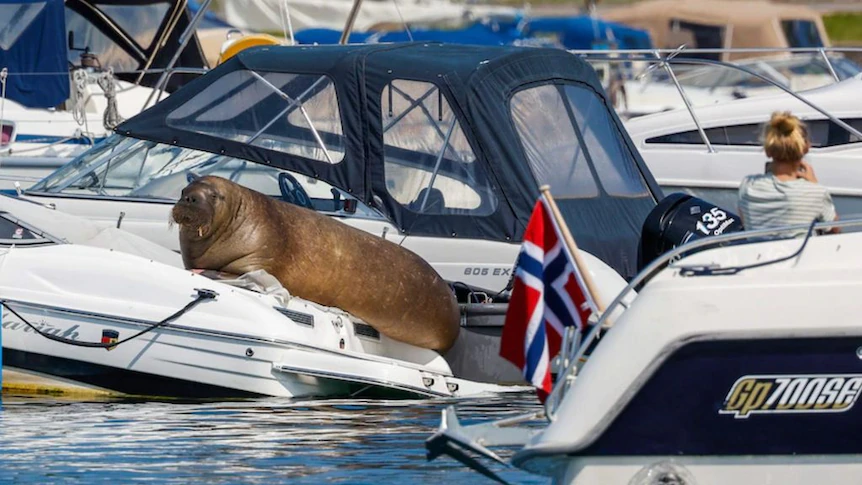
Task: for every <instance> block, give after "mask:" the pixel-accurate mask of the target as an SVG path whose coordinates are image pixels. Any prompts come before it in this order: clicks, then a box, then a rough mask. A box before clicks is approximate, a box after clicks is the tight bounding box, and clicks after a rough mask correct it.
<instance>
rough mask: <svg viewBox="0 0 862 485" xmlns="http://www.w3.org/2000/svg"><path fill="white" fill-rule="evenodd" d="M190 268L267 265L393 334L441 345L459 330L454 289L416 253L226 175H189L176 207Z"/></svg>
mask: <svg viewBox="0 0 862 485" xmlns="http://www.w3.org/2000/svg"><path fill="white" fill-rule="evenodd" d="M171 218H172V219H173V222H175V223H176V224H178V225H179V228H180V230H179V233H180V234H179V237H180V252H181V253H182V258H183V264H184V265H185V267H186V268H187V269H201V270H213V271H219V272H222V273H230V274H235V275H242V274H244V273H247V272H249V271H253V270H257V269H263V270H265V271H267V272H268V273H270V274H272V275H273V276H274V277H275V278H277V279H278V280H279V281H280V282H281V284H282V285H283V286H284V287H285V288H286V289H287V290H288V291H289V292H290V293H291V294H293V295H296V296H298V297H300V298H303V299H306V300H310V301H313V302H316V303H319V304H321V305H326V306H332V307H337V308H340V309H342V310H344V311H347V312H349V313H351V314H353V315H355V316H356V317H359V318H361V319H362V320H364V321H365V322H366V323H368V324H369V325H371V326H373V327H374V328H376V329H377V330H378V331H379V332H380V333H382V334H384V335H387V336H388V337H390V338H393V339H395V340H399V341H402V342H406V343H408V344H412V345H416V346H419V347H423V348H427V349H433V350H436V351H438V352H441V353H443V352H445V351H446V350H448V349H449V348H450V347H451V346H452V345H453V344H454V343H455V339H456V338H457V337H458V331H459V330H460V325H459V311H458V304H457V301H456V300H455V296H454V294H453V292H452V291H451V290H450V288H449V286H448V285H447V284H446V282H445V281H444V280H443V279H442V278H441V277H440V275H439V274H438V273H437V272H436V271H435V270H434V269H433V268H432V267H431V265H429V264H428V262H426V261H425V260H424V259H422V258H420V257H419V256H418V255H417V254H415V253H413V252H412V251H409V250H407V249H405V248H403V247H401V246H399V245H397V244H395V243H393V242H391V241H387V240H385V239H383V238H380V237H377V236H374V235H372V234H369V233H367V232H365V231H362V230H359V229H355V228H353V227H350V226H348V225H347V224H344V223H342V222H339V221H336V220H333V219H331V218H330V217H328V216H325V215H322V214H318V213H317V212H315V211H313V210H311V209H307V208H305V207H300V206H298V205H295V204H290V203H287V202H283V201H280V200H277V199H273V198H271V197H269V196H267V195H264V194H262V193H260V192H256V191H254V190H251V189H248V188H246V187H243V186H241V185H238V184H236V183H233V182H231V181H229V180H227V179H224V178H221V177H216V176H205V177H200V178H197V179H195V180H193V181H192V182H191V183H190V184H189V185H187V186H186V187H185V188H184V189H183V191H182V196H181V197H180V199H179V200H178V201H177V202H176V204H175V205H174V207H173V210H172V211H171Z"/></svg>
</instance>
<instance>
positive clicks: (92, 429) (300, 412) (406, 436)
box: [0, 394, 549, 485]
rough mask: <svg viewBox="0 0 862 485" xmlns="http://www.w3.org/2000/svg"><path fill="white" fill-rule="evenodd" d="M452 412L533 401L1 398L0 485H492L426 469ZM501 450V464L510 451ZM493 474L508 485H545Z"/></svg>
mask: <svg viewBox="0 0 862 485" xmlns="http://www.w3.org/2000/svg"><path fill="white" fill-rule="evenodd" d="M453 403H455V404H456V409H457V410H458V415H459V416H460V417H461V419H462V422H463V423H465V424H471V423H475V422H478V421H484V420H489V419H497V418H502V417H505V416H513V415H517V414H521V413H525V412H530V411H535V410H538V409H539V406H538V403H537V401H536V397H535V394H516V395H508V396H505V397H494V398H483V399H481V400H478V399H477V400H462V401H454V402H453V401H451V400H450V401H444V400H424V401H419V400H411V401H405V400H400V401H359V400H350V401H347V400H338V401H333V400H318V401H295V400H294V401H292V400H284V399H274V398H268V399H259V400H244V401H232V402H200V401H198V402H177V401H173V402H166V401H161V402H154V401H143V402H142V401H129V400H109V401H89V402H85V401H71V400H62V399H53V398H43V397H39V398H35V397H32V398H27V397H8V396H4V398H3V401H2V408H0V443H2V444H0V483H39V484H43V483H87V484H92V483H112V484H114V483H128V482H133V481H134V482H137V481H146V482H153V483H159V484H167V483H190V482H195V483H207V484H216V483H218V484H221V483H264V484H267V485H271V484H273V483H360V484H361V483H367V484H377V483H396V482H398V483H411V484H425V483H427V484H435V485H439V484H440V483H471V484H472V483H494V482H491V481H490V480H488V479H486V478H484V477H483V476H481V475H479V474H478V473H476V472H473V471H471V470H469V469H467V468H466V467H464V466H462V465H460V463H458V462H456V461H455V460H453V459H451V458H449V457H441V458H438V459H437V460H435V461H433V462H427V461H426V459H425V448H424V442H425V439H426V438H428V437H429V436H430V435H431V434H433V433H434V431H435V430H436V429H437V426H438V424H439V421H440V411H441V410H442V409H443V408H444V407H445V406H446V405H448V404H453ZM499 451H501V453H500V454H501V455H503V456H504V457H505V458H508V457H509V456H511V454H512V453H513V452H514V451H516V448H511V449H503V450H499ZM486 464H487V462H486ZM492 468H493V469H494V470H498V471H500V472H501V473H500V475H501V476H502V477H504V478H505V479H506V480H507V481H510V482H511V483H524V484H534V483H542V484H544V483H549V480H547V479H544V478H542V477H537V476H534V475H529V474H527V473H525V472H522V471H520V470H517V469H513V468H510V469H505V468H503V467H502V466H500V465H496V466H493V465H492Z"/></svg>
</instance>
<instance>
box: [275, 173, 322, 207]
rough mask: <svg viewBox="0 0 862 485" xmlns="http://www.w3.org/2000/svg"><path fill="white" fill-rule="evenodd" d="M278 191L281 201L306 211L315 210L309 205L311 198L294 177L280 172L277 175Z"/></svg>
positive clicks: (312, 205)
mask: <svg viewBox="0 0 862 485" xmlns="http://www.w3.org/2000/svg"><path fill="white" fill-rule="evenodd" d="M278 190H279V191H281V199H282V200H283V201H285V202H289V203H291V204H294V205H298V206H300V207H305V208H306V209H311V210H316V209H315V208H314V204H312V203H311V197H309V196H308V193H307V192H306V191H305V189H303V188H302V185H300V184H299V182H298V181H297V180H296V177H294V176H293V175H291V174H289V173H287V172H281V173H279V174H278Z"/></svg>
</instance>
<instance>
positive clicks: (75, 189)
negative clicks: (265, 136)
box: [27, 134, 383, 219]
mask: <svg viewBox="0 0 862 485" xmlns="http://www.w3.org/2000/svg"><path fill="white" fill-rule="evenodd" d="M283 172H284V173H287V174H289V175H292V176H293V177H294V178H295V179H296V180H297V182H298V183H299V185H300V186H302V189H303V190H304V191H305V192H306V194H307V195H308V198H309V199H310V200H311V203H312V205H313V206H314V208H315V209H317V210H318V211H320V212H323V213H326V214H330V215H341V216H350V217H364V218H373V219H382V218H383V216H382V215H381V214H379V213H377V212H375V211H373V210H372V209H370V208H368V207H367V206H366V205H364V204H362V203H360V202H359V201H358V200H357V199H355V198H354V197H352V196H351V195H349V194H348V193H346V192H344V191H341V190H338V189H336V188H334V187H332V186H331V185H329V184H327V183H325V182H322V181H318V180H315V179H312V178H310V177H306V176H303V175H301V174H298V173H293V172H288V171H286V170H281V169H279V168H276V167H272V166H269V165H264V164H260V163H253V162H249V161H247V160H241V159H238V158H233V157H228V156H223V155H217V154H214V153H209V152H204V151H200V150H193V149H189V148H183V147H178V146H173V145H166V144H163V143H156V142H153V141H146V140H139V139H136V138H130V137H125V136H122V135H118V134H113V135H111V136H109V137H108V138H107V139H106V140H105V141H103V142H102V143H100V144H98V145H96V146H95V147H93V148H92V149H91V150H88V151H86V152H84V153H83V154H81V155H80V156H78V157H77V158H75V159H74V160H72V161H70V162H69V163H67V164H66V165H64V166H63V167H62V168H60V169H58V170H57V171H56V172H54V173H52V174H51V175H49V176H48V177H46V178H44V179H43V180H41V181H39V182H37V183H36V184H35V185H33V186H32V187H31V188H29V189H27V193H46V194H62V195H64V196H73V197H108V198H112V199H124V198H128V199H135V200H148V201H159V202H169V203H173V202H175V201H176V200H177V199H179V196H180V193H181V192H182V190H183V188H184V187H185V186H186V185H188V183H189V178H190V177H191V176H192V174H194V175H197V176H204V175H215V176H219V177H224V178H226V179H228V180H231V181H233V182H235V183H237V184H240V185H243V186H245V187H248V188H250V189H252V190H256V191H258V192H260V193H263V194H266V195H269V196H271V197H274V198H281V199H283V198H284V195H283V194H282V193H281V188H280V186H279V175H280V174H281V173H283ZM347 200H350V201H351V202H349V203H348V202H345V201H347ZM348 207H349V209H350V210H349V211H348V210H347V209H346V208H348ZM353 208H356V210H355V212H354V211H353Z"/></svg>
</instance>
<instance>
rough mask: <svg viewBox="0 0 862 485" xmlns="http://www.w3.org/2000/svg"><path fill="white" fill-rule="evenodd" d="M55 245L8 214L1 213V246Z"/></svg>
mask: <svg viewBox="0 0 862 485" xmlns="http://www.w3.org/2000/svg"><path fill="white" fill-rule="evenodd" d="M13 244H14V245H16V246H21V245H30V244H53V241H51V240H50V239H47V238H45V237H43V236H42V235H41V234H38V233H36V232H33V231H31V230H30V229H29V228H27V227H25V225H24V224H21V223H18V222H16V221H15V220H14V218H12V217H11V216H10V215H9V214H8V213H5V212H4V213H0V246H11V245H13Z"/></svg>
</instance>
